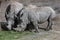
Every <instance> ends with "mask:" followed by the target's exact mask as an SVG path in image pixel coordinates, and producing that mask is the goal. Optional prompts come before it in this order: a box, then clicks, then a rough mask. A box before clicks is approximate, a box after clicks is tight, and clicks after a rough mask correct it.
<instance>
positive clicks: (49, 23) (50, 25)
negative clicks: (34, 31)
mask: <svg viewBox="0 0 60 40" xmlns="http://www.w3.org/2000/svg"><path fill="white" fill-rule="evenodd" d="M47 21H48V25H47V27H46V31H49V30H52V20H51V18H48V20H47Z"/></svg>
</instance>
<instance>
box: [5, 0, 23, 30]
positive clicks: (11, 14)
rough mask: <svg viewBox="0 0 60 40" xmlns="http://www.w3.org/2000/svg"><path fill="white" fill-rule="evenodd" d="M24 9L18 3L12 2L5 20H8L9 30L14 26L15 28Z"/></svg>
mask: <svg viewBox="0 0 60 40" xmlns="http://www.w3.org/2000/svg"><path fill="white" fill-rule="evenodd" d="M22 8H23V4H21V3H18V2H16V1H14V2H10V4H9V5H8V6H7V8H6V12H5V18H6V20H7V28H8V29H9V30H11V29H12V27H13V25H14V26H15V25H16V24H17V23H18V22H17V21H19V20H17V19H18V17H17V16H19V13H20V10H21V9H22Z"/></svg>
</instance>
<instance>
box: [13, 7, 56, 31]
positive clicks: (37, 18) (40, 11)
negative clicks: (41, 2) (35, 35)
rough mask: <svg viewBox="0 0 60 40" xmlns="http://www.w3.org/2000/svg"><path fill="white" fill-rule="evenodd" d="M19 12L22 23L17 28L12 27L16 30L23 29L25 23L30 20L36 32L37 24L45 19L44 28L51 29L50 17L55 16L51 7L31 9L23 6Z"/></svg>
mask: <svg viewBox="0 0 60 40" xmlns="http://www.w3.org/2000/svg"><path fill="white" fill-rule="evenodd" d="M21 14H23V16H22V17H20V19H21V20H22V23H21V24H19V25H18V27H17V28H14V29H15V30H17V31H24V30H25V29H26V26H27V24H28V23H30V22H32V24H33V25H34V28H35V30H36V32H39V29H38V27H39V24H42V23H44V22H45V21H48V25H47V28H46V30H49V29H52V19H53V18H54V17H55V16H56V14H55V11H54V10H53V9H52V8H51V7H37V8H32V9H29V8H27V7H25V9H23V11H22V12H21Z"/></svg>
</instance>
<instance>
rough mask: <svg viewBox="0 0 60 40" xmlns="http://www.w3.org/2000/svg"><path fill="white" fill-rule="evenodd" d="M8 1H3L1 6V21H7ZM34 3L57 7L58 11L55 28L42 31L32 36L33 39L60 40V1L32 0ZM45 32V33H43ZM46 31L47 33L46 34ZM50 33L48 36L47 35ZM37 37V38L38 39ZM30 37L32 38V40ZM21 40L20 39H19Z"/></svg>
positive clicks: (54, 21) (54, 22)
mask: <svg viewBox="0 0 60 40" xmlns="http://www.w3.org/2000/svg"><path fill="white" fill-rule="evenodd" d="M7 3H8V2H3V3H2V4H1V7H0V22H4V21H5V17H4V13H5V9H6V6H7V5H6V4H7ZM32 4H35V5H37V6H45V5H47V6H51V7H53V8H54V9H55V11H56V15H57V16H56V18H55V19H54V20H53V30H51V31H49V32H45V31H43V32H42V31H41V32H40V34H36V35H37V36H36V35H35V36H34V37H30V38H32V39H33V40H60V3H59V1H58V2H36V3H34V2H32ZM42 33H43V34H42ZM44 33H45V34H44ZM45 35H46V36H45ZM47 35H48V36H47ZM36 38H37V39H36ZM21 39H22V40H26V39H29V38H27V37H26V38H25V37H24V39H23V38H21ZM32 39H30V40H32ZM18 40H19V39H18Z"/></svg>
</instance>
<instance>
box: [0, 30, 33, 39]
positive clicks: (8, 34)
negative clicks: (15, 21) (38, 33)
mask: <svg viewBox="0 0 60 40" xmlns="http://www.w3.org/2000/svg"><path fill="white" fill-rule="evenodd" d="M33 34H34V33H32V32H28V31H26V32H14V31H0V40H17V39H20V38H22V37H23V36H27V35H33Z"/></svg>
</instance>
